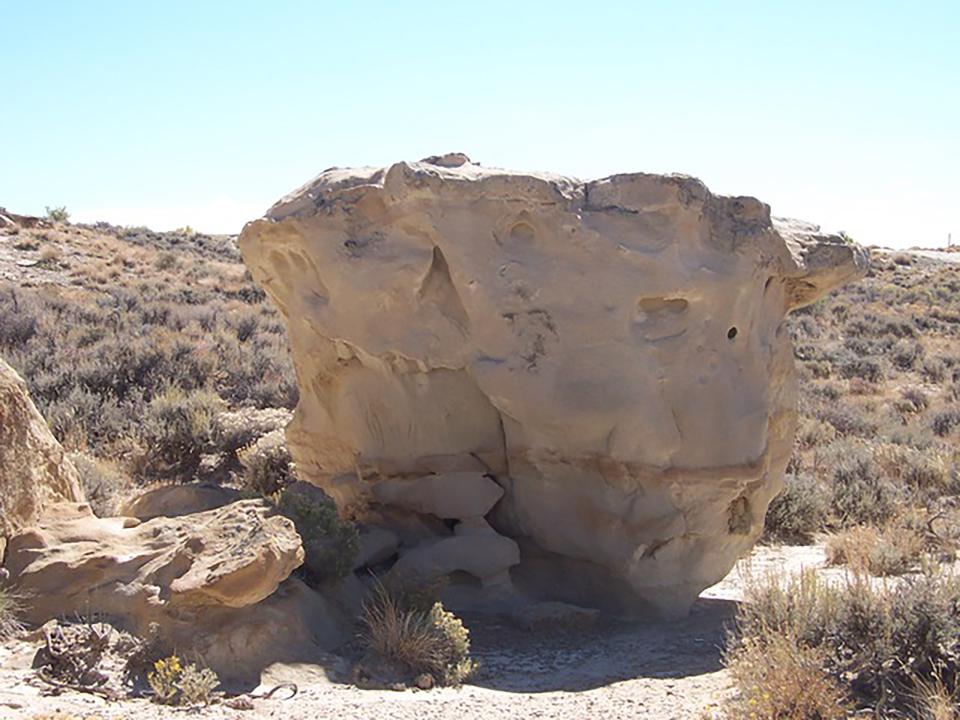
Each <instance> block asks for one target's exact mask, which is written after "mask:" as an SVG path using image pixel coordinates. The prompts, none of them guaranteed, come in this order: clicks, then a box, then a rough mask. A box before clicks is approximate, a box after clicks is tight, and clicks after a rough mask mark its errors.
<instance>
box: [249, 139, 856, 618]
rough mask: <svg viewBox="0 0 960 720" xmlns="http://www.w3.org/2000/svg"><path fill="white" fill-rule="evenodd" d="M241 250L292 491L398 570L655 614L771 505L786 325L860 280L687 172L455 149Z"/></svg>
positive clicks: (783, 453)
mask: <svg viewBox="0 0 960 720" xmlns="http://www.w3.org/2000/svg"><path fill="white" fill-rule="evenodd" d="M240 247H241V251H242V253H243V256H244V259H245V261H246V262H247V264H248V265H249V267H250V270H251V272H252V273H253V275H254V277H255V278H256V280H257V281H258V282H259V283H260V284H261V285H262V286H263V288H264V289H265V290H266V292H267V293H268V294H269V295H270V297H271V298H272V299H273V301H274V302H276V304H277V306H278V307H279V308H280V310H281V311H282V313H283V314H284V316H285V317H286V319H287V323H288V327H289V332H290V338H291V343H292V349H293V355H294V360H295V363H296V367H297V373H298V377H299V382H300V391H301V395H300V404H299V406H298V408H297V411H296V414H295V418H294V420H293V423H292V424H291V425H290V427H289V428H288V431H287V436H288V442H289V445H290V447H291V450H292V451H293V453H294V456H295V458H296V461H297V464H298V468H299V471H300V473H301V475H302V476H303V477H305V478H306V479H308V480H310V481H311V482H314V483H316V484H319V485H322V486H323V487H324V488H325V489H327V491H328V492H330V493H331V494H332V495H333V496H334V497H335V498H336V499H337V500H338V502H339V503H340V505H341V507H342V508H344V509H345V511H346V512H349V513H352V514H353V515H355V516H357V517H360V518H362V519H365V520H367V521H368V522H372V523H373V524H375V525H376V524H379V525H380V526H382V527H387V528H388V529H390V530H391V531H393V532H394V533H396V534H397V536H398V537H400V538H401V546H400V560H399V562H400V565H401V566H403V565H404V564H406V565H415V566H417V567H430V566H431V565H432V567H434V568H436V569H438V570H440V571H443V572H453V571H461V572H466V573H468V574H473V575H475V576H478V577H479V578H480V580H482V581H484V584H491V583H492V584H498V585H503V584H504V583H508V582H510V580H511V578H512V580H513V581H514V582H518V583H520V584H522V585H523V586H524V588H526V589H528V590H533V591H534V592H535V593H540V594H544V595H554V596H560V597H567V598H571V597H572V596H576V597H572V599H575V600H580V601H582V600H583V595H584V593H585V592H587V591H590V590H593V591H594V592H593V595H595V596H600V599H601V600H602V599H603V596H605V595H608V596H609V595H612V594H615V593H616V592H618V591H617V590H616V588H623V587H625V588H629V589H630V591H631V593H632V596H633V597H634V598H636V599H638V602H637V603H636V604H637V605H638V606H640V605H644V604H652V605H653V606H655V607H657V608H659V609H660V610H664V611H667V612H672V613H676V612H683V611H684V610H685V609H686V607H688V605H689V603H690V602H691V601H692V600H693V599H694V598H695V597H696V595H697V594H698V593H699V592H700V591H701V590H702V589H703V588H705V587H707V586H709V585H711V584H713V583H714V582H716V581H718V580H720V579H721V578H722V577H723V576H724V575H725V574H726V573H727V572H728V570H729V569H730V568H731V567H732V565H733V563H734V562H735V560H736V559H737V557H739V556H740V555H741V554H743V553H744V552H745V551H746V550H747V549H749V547H750V546H751V545H752V544H753V542H754V541H755V540H756V538H757V537H758V536H759V534H760V532H761V529H762V524H763V517H764V513H765V510H766V507H767V504H768V503H769V501H770V499H771V498H772V497H773V495H774V494H775V493H776V492H777V491H778V490H779V489H780V487H781V483H782V477H783V472H784V468H785V466H786V462H787V459H788V456H789V453H790V448H791V444H792V440H793V434H794V425H795V410H794V405H795V387H794V386H795V379H794V369H793V359H792V348H791V343H790V338H789V336H788V333H787V331H786V329H785V327H784V324H783V319H784V317H785V315H786V314H787V313H788V312H789V311H790V310H792V309H794V308H796V307H799V306H801V305H804V304H807V303H810V302H813V301H815V300H816V299H817V298H819V297H820V296H822V295H823V294H824V293H826V292H827V291H829V290H830V289H831V288H833V287H836V286H837V285H839V284H841V283H843V282H846V281H848V280H851V279H853V278H856V277H858V276H859V275H860V274H862V273H863V272H864V271H865V268H866V263H867V254H866V252H865V251H864V250H862V249H861V248H859V247H858V246H856V245H854V244H852V243H851V242H849V241H848V240H847V239H846V238H843V237H840V236H837V235H829V234H824V233H821V232H820V231H819V229H818V228H817V227H816V226H813V225H809V224H806V223H801V222H797V221H785V220H777V219H774V218H771V216H770V209H769V207H768V206H766V205H764V204H763V203H761V202H760V201H758V200H756V199H754V198H750V197H719V196H715V195H713V194H711V193H710V191H709V190H708V189H707V188H706V187H705V186H704V185H703V183H701V182H700V181H699V180H696V179H694V178H690V177H684V176H673V175H670V176H664V175H649V174H642V173H636V174H625V175H615V176H612V177H608V178H603V179H601V180H595V181H591V182H582V181H580V180H576V179H573V178H568V177H561V176H555V175H548V174H541V173H521V172H513V171H507V170H499V169H490V168H484V167H481V166H479V165H476V164H472V163H471V162H469V160H468V159H467V158H466V156H463V155H460V154H451V155H446V156H440V157H433V158H428V159H427V160H425V161H422V162H419V163H406V162H401V163H397V164H395V165H392V166H391V167H389V168H357V169H336V168H334V169H330V170H327V171H325V172H323V173H322V174H320V175H319V176H318V177H317V178H315V179H314V180H312V181H311V182H310V183H308V184H307V185H305V186H303V187H302V188H300V189H299V190H297V191H295V192H294V193H292V194H291V195H289V196H287V197H285V198H283V199H282V200H281V201H279V202H278V203H277V204H276V205H274V206H273V207H272V208H271V209H270V210H269V212H268V213H267V215H266V216H265V217H264V218H263V219H260V220H256V221H254V222H251V223H249V224H248V225H247V226H246V227H245V228H244V231H243V234H242V235H241V238H240ZM494 483H495V484H496V485H497V486H499V489H498V488H493V490H494V492H491V486H492V485H493V484H494ZM493 503H495V505H493V506H492V508H491V505H492V504H493ZM443 508H447V509H443ZM449 508H454V509H455V510H450V509H449ZM471 508H475V509H474V510H471ZM471 513H474V516H472V517H471V516H470V514H471ZM441 521H445V522H441ZM481 521H482V524H481ZM417 523H419V525H417ZM414 526H416V527H414ZM412 527H414V530H411V528H412ZM416 528H419V530H416ZM511 538H512V539H514V540H517V541H519V544H520V545H522V547H523V553H522V556H523V560H521V559H520V558H521V553H519V552H518V548H517V545H516V544H515V543H514V542H513V541H512V540H511ZM451 543H456V545H457V546H456V547H454V548H451ZM518 561H519V564H518ZM551 563H552V564H553V566H554V570H555V569H556V567H558V566H562V565H563V563H570V567H571V568H577V569H578V570H577V571H576V572H570V573H566V577H567V580H566V581H565V582H564V583H557V582H556V581H555V579H554V580H550V579H549V578H556V577H557V575H556V573H555V572H554V573H553V574H551V572H546V571H544V564H547V565H550V564H551ZM585 567H589V568H590V569H591V572H581V570H582V569H583V568H585ZM479 573H482V574H483V575H478V574H479ZM597 578H601V579H607V580H609V582H606V581H603V582H601V581H598V580H597ZM578 582H579V583H580V584H581V585H590V587H589V588H585V587H579V588H575V587H573V586H575V585H577V584H578ZM563 585H569V586H570V587H563ZM588 594H589V593H588ZM617 601H618V602H621V601H622V598H618V600H617Z"/></svg>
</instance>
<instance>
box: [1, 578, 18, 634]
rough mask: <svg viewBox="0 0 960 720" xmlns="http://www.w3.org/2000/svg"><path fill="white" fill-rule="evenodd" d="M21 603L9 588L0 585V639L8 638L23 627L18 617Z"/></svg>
mask: <svg viewBox="0 0 960 720" xmlns="http://www.w3.org/2000/svg"><path fill="white" fill-rule="evenodd" d="M19 613H20V603H19V601H18V599H17V596H16V595H15V594H14V593H13V592H12V591H11V590H9V589H8V588H4V587H0V641H3V640H7V639H9V638H11V637H13V636H14V635H16V634H17V633H18V632H20V631H21V630H22V629H23V625H22V624H21V623H20V621H19V620H18V619H17V615H18V614H19Z"/></svg>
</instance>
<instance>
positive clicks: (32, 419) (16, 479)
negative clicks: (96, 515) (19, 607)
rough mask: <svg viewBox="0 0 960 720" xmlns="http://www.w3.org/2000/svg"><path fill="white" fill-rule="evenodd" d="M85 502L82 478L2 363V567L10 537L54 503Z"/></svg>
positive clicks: (19, 381) (13, 373)
mask: <svg viewBox="0 0 960 720" xmlns="http://www.w3.org/2000/svg"><path fill="white" fill-rule="evenodd" d="M63 501H70V502H82V501H83V493H82V491H81V489H80V480H79V477H78V476H77V471H76V469H75V468H74V467H73V464H72V463H71V462H70V460H69V459H68V458H67V456H66V454H65V453H64V450H63V448H62V447H61V446H60V443H58V442H57V440H56V438H55V437H53V434H52V433H51V432H50V428H48V427H47V423H46V422H45V421H44V419H43V417H41V415H40V413H39V412H38V411H37V408H36V406H35V405H34V404H33V401H32V400H31V399H30V396H29V394H28V393H27V386H26V384H25V383H24V382H23V380H22V379H21V378H20V376H19V375H18V374H17V373H16V371H15V370H14V369H13V368H12V367H10V366H9V365H8V364H7V363H6V362H4V361H3V360H2V359H0V563H2V560H3V555H4V548H5V547H6V542H7V538H9V537H10V535H12V534H13V533H15V532H17V531H18V530H21V529H22V528H25V527H29V526H31V525H33V524H35V523H36V522H37V521H38V520H39V519H40V517H41V515H42V514H43V511H44V509H45V508H47V507H49V506H50V505H51V504H54V503H58V502H63Z"/></svg>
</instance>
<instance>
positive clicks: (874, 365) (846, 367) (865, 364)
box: [840, 357, 886, 383]
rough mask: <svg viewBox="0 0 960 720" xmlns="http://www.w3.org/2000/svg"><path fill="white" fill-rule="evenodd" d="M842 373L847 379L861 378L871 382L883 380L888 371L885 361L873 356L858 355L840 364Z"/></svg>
mask: <svg viewBox="0 0 960 720" xmlns="http://www.w3.org/2000/svg"><path fill="white" fill-rule="evenodd" d="M840 375H841V376H842V377H844V378H846V379H848V380H849V379H850V378H860V379H861V380H866V381H867V382H871V383H879V382H882V381H883V378H884V377H885V375H886V373H884V370H883V363H882V362H881V361H880V360H878V359H876V358H872V357H858V358H853V359H851V360H848V361H846V362H844V363H843V364H842V365H841V366H840Z"/></svg>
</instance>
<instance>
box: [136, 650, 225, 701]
mask: <svg viewBox="0 0 960 720" xmlns="http://www.w3.org/2000/svg"><path fill="white" fill-rule="evenodd" d="M147 682H148V683H149V684H150V689H151V690H153V699H154V701H155V702H157V703H160V704H161V705H182V706H196V705H209V704H210V703H211V702H212V701H213V699H214V692H213V691H214V690H216V688H217V686H218V685H219V684H220V678H218V677H217V674H216V673H215V672H214V671H213V670H210V669H209V668H203V667H197V666H196V665H194V664H193V663H189V664H187V665H184V664H182V662H181V661H180V658H179V657H177V656H176V655H171V656H170V657H168V658H164V659H162V660H157V661H156V662H155V663H154V665H153V671H152V672H150V673H149V674H148V675H147Z"/></svg>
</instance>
